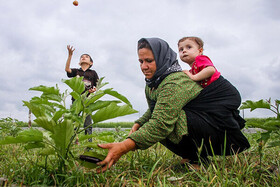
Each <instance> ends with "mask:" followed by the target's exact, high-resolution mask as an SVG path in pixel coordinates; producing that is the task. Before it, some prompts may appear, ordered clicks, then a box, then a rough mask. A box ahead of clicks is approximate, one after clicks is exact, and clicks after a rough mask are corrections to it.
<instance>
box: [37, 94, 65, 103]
mask: <svg viewBox="0 0 280 187" xmlns="http://www.w3.org/2000/svg"><path fill="white" fill-rule="evenodd" d="M41 97H42V98H45V99H48V100H52V101H57V102H61V101H62V98H61V95H56V94H43V95H42V96H41Z"/></svg>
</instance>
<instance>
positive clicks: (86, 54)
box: [80, 53, 93, 62]
mask: <svg viewBox="0 0 280 187" xmlns="http://www.w3.org/2000/svg"><path fill="white" fill-rule="evenodd" d="M83 55H87V56H89V59H90V61H91V62H93V60H92V58H91V56H90V55H89V54H86V53H85V54H82V55H81V56H80V58H82V56H83Z"/></svg>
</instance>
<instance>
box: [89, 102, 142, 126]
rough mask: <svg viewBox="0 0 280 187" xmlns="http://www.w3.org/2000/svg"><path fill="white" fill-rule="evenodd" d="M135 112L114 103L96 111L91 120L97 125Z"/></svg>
mask: <svg viewBox="0 0 280 187" xmlns="http://www.w3.org/2000/svg"><path fill="white" fill-rule="evenodd" d="M137 112H138V111H136V110H134V109H133V108H131V107H130V106H129V105H123V106H118V105H117V104H116V103H111V104H110V105H109V106H107V107H105V108H102V109H100V110H98V111H97V112H96V113H95V114H94V115H92V120H93V121H94V123H98V122H101V121H105V120H108V119H113V118H116V117H120V116H125V115H129V114H134V113H137Z"/></svg>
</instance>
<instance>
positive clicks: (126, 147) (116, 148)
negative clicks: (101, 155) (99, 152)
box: [97, 138, 136, 173]
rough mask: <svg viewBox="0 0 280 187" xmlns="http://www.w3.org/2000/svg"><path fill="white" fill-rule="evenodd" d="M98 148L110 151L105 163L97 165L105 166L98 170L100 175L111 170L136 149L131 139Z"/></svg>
mask: <svg viewBox="0 0 280 187" xmlns="http://www.w3.org/2000/svg"><path fill="white" fill-rule="evenodd" d="M98 146H99V147H101V148H103V149H108V150H109V152H108V154H107V157H106V158H105V159H104V160H103V161H101V162H99V163H97V165H99V166H103V167H102V168H99V169H98V170H97V172H98V173H101V172H104V171H106V170H107V169H110V168H111V167H112V166H113V165H114V164H115V163H116V162H117V161H118V160H119V159H120V157H121V156H122V155H124V154H126V153H127V152H129V151H131V150H134V149H135V148H136V144H135V142H134V141H133V140H132V139H129V138H128V139H126V140H124V141H123V142H117V143H108V144H101V145H98Z"/></svg>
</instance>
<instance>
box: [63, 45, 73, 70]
mask: <svg viewBox="0 0 280 187" xmlns="http://www.w3.org/2000/svg"><path fill="white" fill-rule="evenodd" d="M67 49H68V58H67V61H66V65H65V71H66V72H68V73H71V72H72V71H71V69H70V63H71V59H72V55H73V52H74V51H75V49H74V48H73V46H70V45H67Z"/></svg>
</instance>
